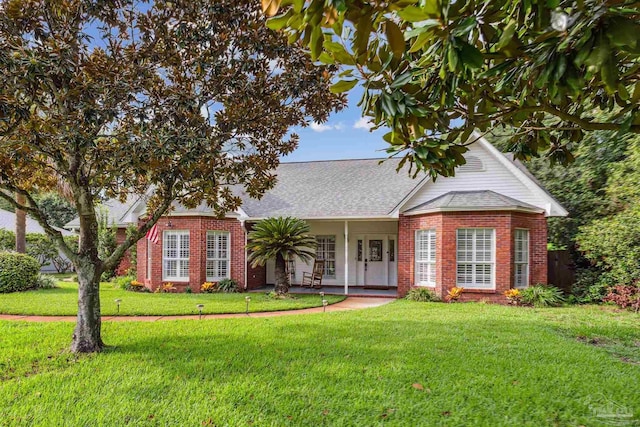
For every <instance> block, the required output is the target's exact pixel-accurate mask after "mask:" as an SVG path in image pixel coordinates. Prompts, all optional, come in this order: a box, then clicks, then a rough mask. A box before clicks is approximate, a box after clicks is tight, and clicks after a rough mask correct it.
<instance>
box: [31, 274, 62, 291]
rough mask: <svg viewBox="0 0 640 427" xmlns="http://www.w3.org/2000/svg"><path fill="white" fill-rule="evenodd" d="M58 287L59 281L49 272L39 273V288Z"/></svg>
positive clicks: (37, 282) (37, 281)
mask: <svg viewBox="0 0 640 427" xmlns="http://www.w3.org/2000/svg"><path fill="white" fill-rule="evenodd" d="M57 287H58V281H57V280H56V279H55V278H54V277H52V276H50V275H48V274H38V278H37V280H36V288H37V289H55V288H57Z"/></svg>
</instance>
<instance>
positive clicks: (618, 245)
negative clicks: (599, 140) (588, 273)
mask: <svg viewBox="0 0 640 427" xmlns="http://www.w3.org/2000/svg"><path fill="white" fill-rule="evenodd" d="M611 170H612V171H611V177H610V179H609V182H608V184H607V186H606V187H605V195H604V198H605V199H607V200H609V203H610V204H611V207H612V208H611V209H610V212H609V215H607V216H605V217H603V218H598V219H596V220H594V221H592V222H590V223H589V224H587V225H584V226H582V227H580V229H579V231H580V232H579V234H578V236H577V239H576V240H577V243H578V248H579V249H580V250H581V251H583V252H584V254H585V256H586V258H587V259H589V260H590V261H591V262H592V263H593V264H594V265H595V266H596V267H597V268H600V269H601V270H602V272H603V273H604V274H601V275H600V276H599V277H598V280H597V282H596V286H597V288H598V289H599V290H601V291H604V289H605V288H606V287H607V286H612V285H631V284H633V283H634V282H635V281H637V280H640V264H639V263H638V259H640V191H639V190H638V182H640V138H635V139H634V140H632V141H630V143H629V145H628V147H627V151H626V157H625V158H624V159H623V160H621V161H620V162H618V163H616V164H614V165H612V166H611ZM601 293H602V292H601ZM602 296H603V295H602Z"/></svg>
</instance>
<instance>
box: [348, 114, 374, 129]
mask: <svg viewBox="0 0 640 427" xmlns="http://www.w3.org/2000/svg"><path fill="white" fill-rule="evenodd" d="M372 127H373V123H371V121H370V120H369V119H368V118H366V117H360V118H359V119H358V121H356V122H355V123H354V124H353V128H354V129H364V130H370V129H371V128H372Z"/></svg>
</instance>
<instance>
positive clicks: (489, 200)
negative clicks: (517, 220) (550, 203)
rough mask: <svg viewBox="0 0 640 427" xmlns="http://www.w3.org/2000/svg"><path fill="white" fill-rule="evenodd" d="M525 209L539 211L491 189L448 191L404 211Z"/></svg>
mask: <svg viewBox="0 0 640 427" xmlns="http://www.w3.org/2000/svg"><path fill="white" fill-rule="evenodd" d="M501 208H504V209H527V210H535V211H541V210H542V209H540V208H538V207H537V206H533V205H530V204H529V203H525V202H521V201H520V200H516V199H514V198H512V197H508V196H505V195H504V194H500V193H496V192H495V191H491V190H482V191H450V192H448V193H445V194H443V195H441V196H438V197H436V198H435V199H432V200H429V201H428V202H425V203H423V204H421V205H418V206H416V207H413V208H411V209H409V210H408V211H406V212H405V214H412V213H417V212H424V211H429V210H456V209H460V210H473V209H475V210H480V209H501Z"/></svg>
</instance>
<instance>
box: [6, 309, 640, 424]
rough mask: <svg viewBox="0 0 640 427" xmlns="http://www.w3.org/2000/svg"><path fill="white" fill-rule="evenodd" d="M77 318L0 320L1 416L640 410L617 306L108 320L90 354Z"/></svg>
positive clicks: (639, 351)
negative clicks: (82, 352) (72, 344)
mask: <svg viewBox="0 0 640 427" xmlns="http://www.w3.org/2000/svg"><path fill="white" fill-rule="evenodd" d="M72 329H73V325H71V324H66V323H48V324H45V323H40V324H39V323H20V322H15V323H14V322H0V425H8V426H9V425H16V426H24V425H43V426H49V425H56V426H76V425H91V426H116V425H125V424H126V425H141V426H168V425H180V426H202V425H210V426H212V425H218V426H225V425H230V426H243V425H253V426H280V425H295V426H300V425H303V426H316V425H318V426H320V425H332V426H333V425H349V426H375V425H385V424H388V425H396V426H419V425H429V426H432V425H434V426H435V425H447V426H463V425H479V426H516V425H517V426H520V425H528V426H547V425H549V426H552V425H558V426H578V425H585V426H595V425H604V424H603V423H602V421H603V419H601V418H598V417H599V416H601V415H602V414H603V413H604V414H606V413H607V411H611V410H609V409H607V408H608V407H609V406H610V405H612V404H614V403H615V405H617V406H615V407H614V410H618V412H619V413H620V414H622V415H625V414H626V415H625V416H628V417H633V419H631V420H627V421H628V423H627V424H626V425H637V424H638V423H639V422H640V381H638V378H640V365H639V364H640V318H639V316H638V315H636V314H633V313H629V312H616V311H614V310H613V309H611V308H608V307H604V308H600V307H565V308H555V309H529V308H519V307H503V306H494V305H483V304H451V305H446V304H438V303H412V302H408V301H396V302H394V303H391V304H389V305H386V306H383V307H379V308H375V309H367V310H361V311H353V312H332V313H319V314H311V315H304V316H293V317H278V318H239V319H225V320H203V321H171V322H156V323H153V324H149V323H146V322H144V323H130V322H127V323H107V324H105V325H104V338H105V340H106V342H107V344H109V345H110V347H109V348H108V350H107V351H105V352H104V353H102V354H98V355H91V356H81V357H76V356H73V355H70V354H69V353H68V352H67V351H66V350H65V348H66V347H67V346H68V344H69V340H70V336H71V332H72ZM594 343H595V344H596V345H594ZM622 415H621V416H622Z"/></svg>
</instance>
